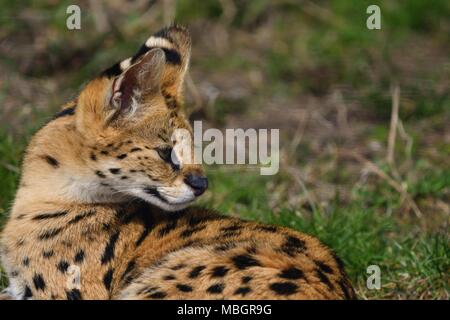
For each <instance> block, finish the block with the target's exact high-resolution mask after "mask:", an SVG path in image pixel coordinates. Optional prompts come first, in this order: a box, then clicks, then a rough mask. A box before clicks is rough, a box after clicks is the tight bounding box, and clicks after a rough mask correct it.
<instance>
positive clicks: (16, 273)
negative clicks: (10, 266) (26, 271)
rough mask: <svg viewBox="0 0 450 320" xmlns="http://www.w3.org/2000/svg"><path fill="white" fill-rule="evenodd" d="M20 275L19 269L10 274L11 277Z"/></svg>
mask: <svg viewBox="0 0 450 320" xmlns="http://www.w3.org/2000/svg"><path fill="white" fill-rule="evenodd" d="M18 275H19V272H18V271H13V272H11V274H10V276H11V278H15V277H17V276H18Z"/></svg>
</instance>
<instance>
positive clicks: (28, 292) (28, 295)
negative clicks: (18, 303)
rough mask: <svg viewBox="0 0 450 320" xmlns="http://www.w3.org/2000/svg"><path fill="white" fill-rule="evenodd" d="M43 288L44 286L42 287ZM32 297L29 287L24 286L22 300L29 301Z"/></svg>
mask: <svg viewBox="0 0 450 320" xmlns="http://www.w3.org/2000/svg"><path fill="white" fill-rule="evenodd" d="M44 286H45V285H44ZM32 296H33V293H32V292H31V289H30V287H29V286H25V292H24V294H23V298H22V299H23V300H26V299H30V298H31V297H32Z"/></svg>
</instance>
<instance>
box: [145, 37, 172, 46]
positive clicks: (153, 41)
mask: <svg viewBox="0 0 450 320" xmlns="http://www.w3.org/2000/svg"><path fill="white" fill-rule="evenodd" d="M145 46H146V47H148V48H153V47H159V48H165V49H172V48H173V47H174V46H173V44H172V42H170V41H169V40H167V39H165V38H160V37H154V36H151V37H150V38H148V39H147V41H146V42H145Z"/></svg>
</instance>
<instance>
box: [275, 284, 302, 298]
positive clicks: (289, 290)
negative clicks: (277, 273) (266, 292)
mask: <svg viewBox="0 0 450 320" xmlns="http://www.w3.org/2000/svg"><path fill="white" fill-rule="evenodd" d="M269 288H270V290H272V291H274V292H275V293H276V294H279V295H283V296H287V295H291V294H293V293H296V292H297V289H298V286H297V285H296V284H295V283H293V282H275V283H272V284H271V285H270V286H269Z"/></svg>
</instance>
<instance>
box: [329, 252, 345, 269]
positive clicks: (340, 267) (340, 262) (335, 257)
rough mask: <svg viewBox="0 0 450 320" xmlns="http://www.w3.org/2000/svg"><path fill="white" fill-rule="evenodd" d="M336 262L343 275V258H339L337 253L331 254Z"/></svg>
mask: <svg viewBox="0 0 450 320" xmlns="http://www.w3.org/2000/svg"><path fill="white" fill-rule="evenodd" d="M331 254H332V256H333V258H334V260H336V264H337V265H338V268H339V271H341V273H343V272H344V262H343V261H342V260H341V258H339V257H338V256H337V254H336V253H335V252H331Z"/></svg>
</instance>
